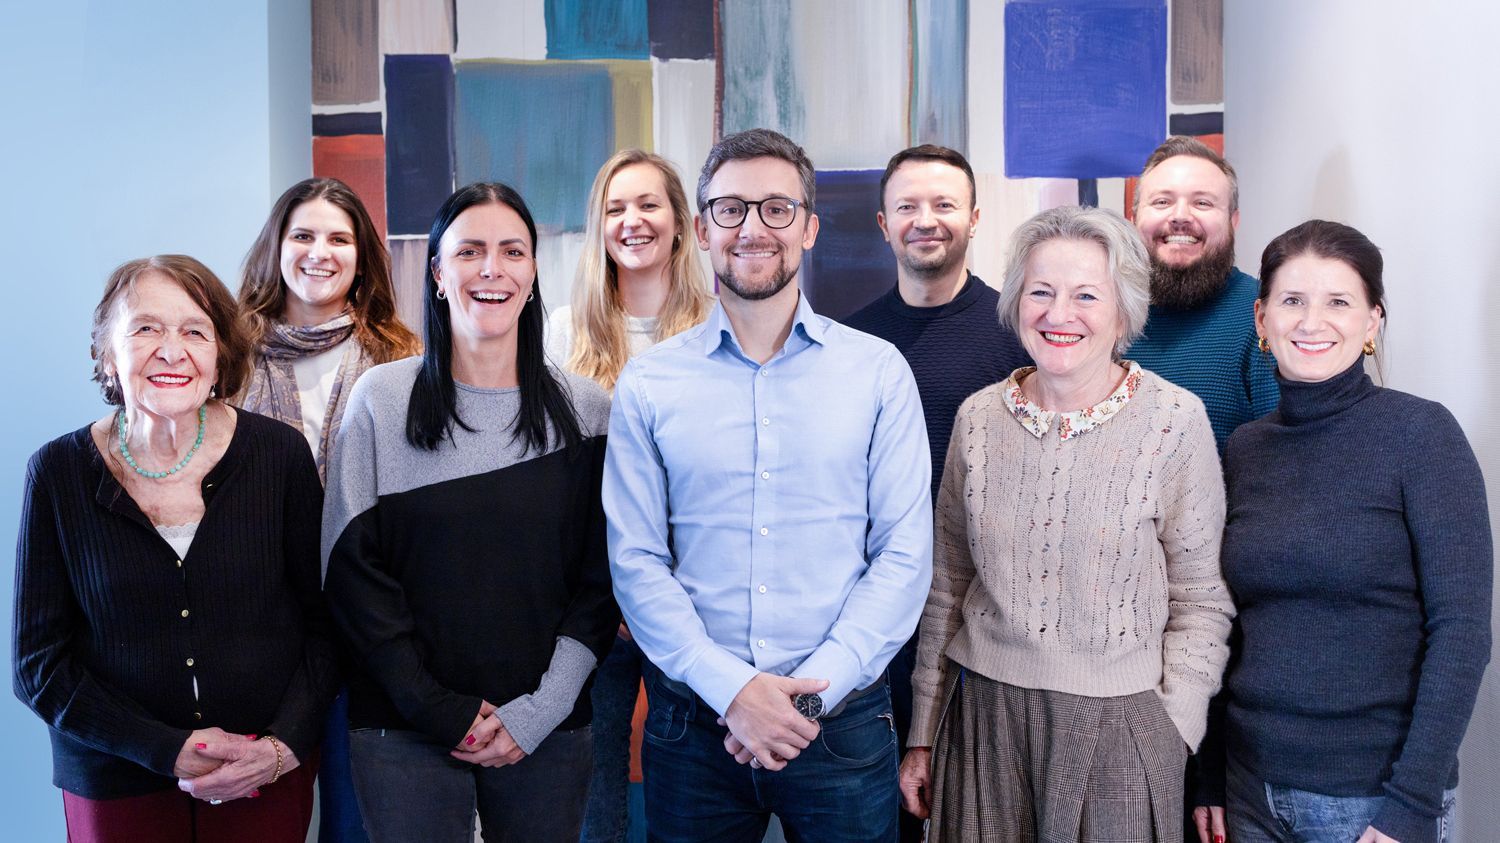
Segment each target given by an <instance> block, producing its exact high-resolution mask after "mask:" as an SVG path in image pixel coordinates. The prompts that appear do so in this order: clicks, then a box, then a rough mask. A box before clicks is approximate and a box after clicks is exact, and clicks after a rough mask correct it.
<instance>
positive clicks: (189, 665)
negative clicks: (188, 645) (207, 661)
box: [187, 659, 193, 667]
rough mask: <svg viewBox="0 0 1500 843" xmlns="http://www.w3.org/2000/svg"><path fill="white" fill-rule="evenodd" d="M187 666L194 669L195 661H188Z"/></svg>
mask: <svg viewBox="0 0 1500 843" xmlns="http://www.w3.org/2000/svg"><path fill="white" fill-rule="evenodd" d="M187 666H188V667H192V666H193V660H192V659H188V660H187Z"/></svg>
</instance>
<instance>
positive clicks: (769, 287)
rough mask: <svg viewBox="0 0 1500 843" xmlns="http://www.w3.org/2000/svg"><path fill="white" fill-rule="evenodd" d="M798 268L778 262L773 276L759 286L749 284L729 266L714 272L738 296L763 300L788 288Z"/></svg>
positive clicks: (746, 299) (747, 299) (750, 299)
mask: <svg viewBox="0 0 1500 843" xmlns="http://www.w3.org/2000/svg"><path fill="white" fill-rule="evenodd" d="M798 268H799V267H798V266H795V265H794V266H793V267H792V268H791V269H787V267H786V264H784V263H783V264H778V265H777V267H776V271H775V272H773V273H771V277H769V278H767V279H766V280H765V281H764V282H763V283H762V284H761V285H760V286H758V287H751V286H749V285H747V284H746V283H745V281H744V279H742V278H740V277H738V276H737V275H735V274H734V270H732V269H730V268H729V267H728V266H725V267H724V270H723V271H722V272H720V271H717V270H716V271H715V272H714V274H715V275H717V276H718V277H719V283H720V284H723V285H724V286H725V287H728V288H729V291H730V292H731V293H734V294H735V296H737V297H738V298H740V299H742V300H744V301H761V300H763V299H768V298H770V297H772V296H774V295H776V294H777V293H779V292H781V291H782V290H784V289H786V285H788V284H790V283H792V279H793V278H796V277H797V270H798Z"/></svg>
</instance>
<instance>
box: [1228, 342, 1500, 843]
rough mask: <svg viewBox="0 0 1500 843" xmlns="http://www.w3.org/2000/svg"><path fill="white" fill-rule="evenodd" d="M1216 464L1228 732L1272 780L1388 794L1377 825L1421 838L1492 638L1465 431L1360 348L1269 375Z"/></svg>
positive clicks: (1437, 806)
mask: <svg viewBox="0 0 1500 843" xmlns="http://www.w3.org/2000/svg"><path fill="white" fill-rule="evenodd" d="M1225 469H1226V471H1225V474H1226V477H1227V480H1228V489H1229V492H1228V494H1229V524H1228V527H1227V529H1226V530H1225V536H1224V573H1225V576H1226V577H1227V578H1228V580H1229V584H1230V585H1231V587H1232V588H1233V589H1234V593H1235V597H1236V599H1237V601H1238V603H1239V606H1240V616H1239V618H1238V620H1237V626H1238V630H1237V631H1238V633H1239V634H1238V636H1237V638H1239V639H1240V641H1241V642H1242V643H1241V645H1240V646H1239V647H1238V648H1237V650H1236V653H1235V656H1234V664H1233V666H1232V667H1231V668H1230V670H1229V672H1228V675H1227V680H1226V689H1227V690H1226V695H1227V696H1228V723H1227V729H1226V735H1225V737H1226V742H1227V749H1228V752H1230V753H1233V754H1234V755H1235V758H1236V759H1237V760H1238V761H1240V762H1241V763H1243V764H1244V765H1245V766H1246V767H1248V768H1249V769H1250V770H1251V771H1252V772H1254V773H1255V774H1256V775H1258V776H1260V777H1261V778H1262V779H1264V780H1266V781H1269V782H1272V783H1273V784H1278V785H1284V786H1288V787H1294V788H1298V789H1301V790H1309V791H1313V792H1315V793H1324V794H1328V795H1332V796H1380V795H1382V794H1384V796H1385V797H1386V799H1385V803H1384V807H1383V808H1382V809H1381V810H1380V812H1379V813H1378V814H1377V815H1376V817H1375V821H1374V826H1375V828H1377V829H1378V830H1380V831H1382V832H1384V833H1385V834H1387V835H1389V836H1391V837H1394V838H1395V839H1397V840H1400V841H1402V843H1414V841H1415V843H1422V841H1433V840H1435V836H1436V828H1437V823H1436V818H1437V816H1438V815H1439V814H1440V813H1441V812H1442V795H1443V790H1444V788H1446V787H1452V786H1454V785H1456V784H1457V783H1458V761H1457V756H1458V746H1459V743H1460V742H1461V741H1462V740H1463V736H1464V731H1465V729H1466V728H1467V726H1468V722H1469V715H1470V713H1471V712H1472V711H1473V708H1474V700H1475V697H1476V695H1477V694H1478V692H1479V682H1480V679H1481V677H1482V676H1483V675H1484V667H1485V664H1486V662H1487V661H1488V660H1489V654H1490V590H1491V586H1492V579H1493V564H1494V562H1493V560H1494V556H1493V547H1492V544H1491V534H1490V525H1489V517H1488V511H1487V509H1486V506H1485V490H1484V481H1483V478H1482V477H1481V476H1480V472H1479V464H1478V462H1477V460H1476V459H1475V457H1474V452H1473V450H1472V449H1471V448H1470V447H1469V443H1468V441H1467V440H1466V439H1465V438H1464V434H1463V431H1462V430H1461V429H1460V428H1459V426H1458V423H1457V422H1456V421H1455V420H1454V418H1453V416H1452V415H1451V414H1450V413H1449V412H1448V411H1447V410H1446V409H1444V408H1443V407H1442V405H1440V404H1436V403H1434V402H1431V401H1426V400H1423V399H1421V398H1417V397H1415V396H1412V395H1408V394H1406V393H1402V392H1397V391H1395V390H1391V389H1383V388H1380V387H1377V386H1375V385H1374V384H1373V383H1372V382H1371V381H1370V378H1369V377H1368V376H1367V375H1365V373H1364V367H1363V364H1362V363H1356V364H1355V365H1354V366H1353V367H1351V368H1350V369H1349V370H1347V371H1345V372H1344V373H1343V374H1341V375H1338V376H1335V377H1333V378H1330V379H1329V380H1327V381H1324V382H1322V383H1313V384H1308V383H1295V382H1291V381H1282V383H1281V405H1280V408H1279V409H1278V410H1277V411H1276V412H1275V413H1272V414H1271V415H1269V416H1267V417H1266V418H1263V419H1260V420H1257V421H1255V422H1251V423H1250V424H1247V425H1245V426H1244V427H1242V428H1240V430H1239V431H1238V432H1236V433H1235V435H1234V436H1233V437H1232V438H1231V439H1230V441H1229V450H1228V452H1227V454H1226V457H1225ZM1211 743H1212V742H1211ZM1205 755H1207V753H1205ZM1205 769H1207V768H1205ZM1211 772H1218V773H1219V774H1220V775H1222V765H1221V766H1219V767H1218V769H1217V771H1211ZM1220 804H1222V803H1220Z"/></svg>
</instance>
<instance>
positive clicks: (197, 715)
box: [193, 711, 203, 720]
mask: <svg viewBox="0 0 1500 843" xmlns="http://www.w3.org/2000/svg"><path fill="white" fill-rule="evenodd" d="M193 719H194V720H202V719H203V712H201V711H195V712H193Z"/></svg>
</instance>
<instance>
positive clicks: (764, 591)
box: [756, 586, 766, 594]
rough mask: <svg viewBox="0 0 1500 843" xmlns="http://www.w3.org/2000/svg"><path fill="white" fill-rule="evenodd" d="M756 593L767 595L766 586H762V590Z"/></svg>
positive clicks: (759, 589)
mask: <svg viewBox="0 0 1500 843" xmlns="http://www.w3.org/2000/svg"><path fill="white" fill-rule="evenodd" d="M756 591H759V592H760V593H761V594H765V593H766V587H765V586H761V587H760V588H758V589H756Z"/></svg>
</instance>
